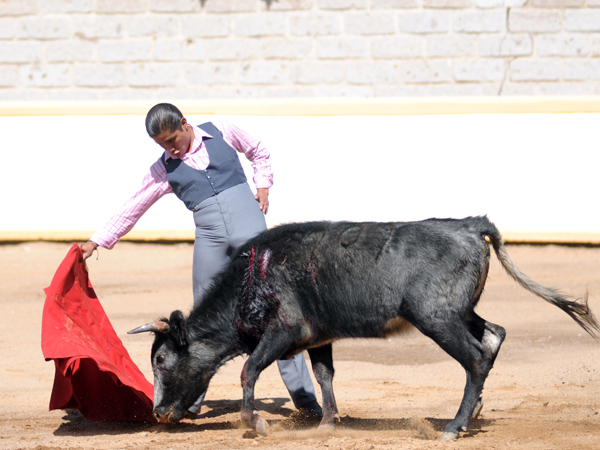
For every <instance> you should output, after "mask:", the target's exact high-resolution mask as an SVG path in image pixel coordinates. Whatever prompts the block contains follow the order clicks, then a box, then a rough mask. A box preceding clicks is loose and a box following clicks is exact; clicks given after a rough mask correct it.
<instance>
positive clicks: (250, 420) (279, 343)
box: [241, 323, 299, 436]
mask: <svg viewBox="0 0 600 450" xmlns="http://www.w3.org/2000/svg"><path fill="white" fill-rule="evenodd" d="M297 335H299V330H290V329H289V328H284V327H282V326H279V325H278V324H277V323H274V324H272V325H271V326H270V327H269V328H268V329H267V330H266V331H265V333H264V334H263V336H262V338H261V340H260V342H259V343H258V345H257V346H256V348H255V349H254V351H253V352H252V354H251V355H250V356H249V357H248V360H247V361H246V364H244V368H243V370H242V376H241V379H242V389H243V400H242V411H241V415H242V422H244V423H245V424H246V425H248V426H249V427H250V428H254V429H255V430H256V432H257V433H259V434H262V435H263V436H267V435H268V434H269V424H268V423H267V421H266V420H265V419H264V418H262V417H261V416H260V414H258V411H256V408H255V407H254V386H255V384H256V381H257V380H258V376H259V375H260V373H261V372H262V371H263V370H265V369H266V368H267V367H268V366H269V365H270V364H271V363H273V362H274V361H276V360H277V359H279V358H281V356H282V355H283V354H284V353H285V351H286V350H287V349H288V348H289V347H290V344H291V343H293V342H294V341H295V340H296V339H297V338H298V336H297Z"/></svg>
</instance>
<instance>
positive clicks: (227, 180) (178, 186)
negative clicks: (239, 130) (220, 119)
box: [159, 122, 246, 211]
mask: <svg viewBox="0 0 600 450" xmlns="http://www.w3.org/2000/svg"><path fill="white" fill-rule="evenodd" d="M199 128H201V129H202V130H204V131H206V132H207V133H208V134H210V135H211V136H212V138H209V137H205V138H203V142H204V145H205V146H206V150H207V152H208V158H209V161H210V162H209V164H208V167H207V168H206V169H205V170H196V169H193V168H191V167H190V166H188V165H187V164H184V163H183V161H181V159H174V158H170V159H169V160H168V161H167V162H165V158H164V157H165V155H164V154H163V155H162V156H161V157H160V160H159V161H161V162H162V164H163V165H164V167H165V169H166V171H167V180H168V181H169V184H170V185H171V188H172V189H173V192H174V193H175V195H176V196H177V197H179V199H180V200H181V201H183V203H185V206H186V207H187V208H188V209H189V210H191V211H194V209H195V208H196V207H197V206H198V205H199V204H200V203H202V202H203V201H204V200H206V199H207V198H209V197H212V196H213V195H217V194H218V193H219V192H221V191H224V190H225V189H229V188H230V187H233V186H237V185H238V184H241V183H245V182H246V176H245V175H244V169H243V168H242V165H241V164H240V160H239V158H238V155H237V152H236V151H235V150H234V149H233V148H232V147H231V146H230V145H229V144H228V143H227V142H225V140H224V139H223V135H222V134H221V132H220V131H219V130H218V129H217V128H216V127H215V126H214V125H213V124H212V123H210V122H207V123H204V124H202V125H200V126H199Z"/></svg>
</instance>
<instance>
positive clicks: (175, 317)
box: [169, 311, 189, 347]
mask: <svg viewBox="0 0 600 450" xmlns="http://www.w3.org/2000/svg"><path fill="white" fill-rule="evenodd" d="M169 324H170V327H171V329H170V332H171V336H173V338H174V339H175V342H177V345H179V346H180V347H185V346H187V345H188V344H189V341H188V333H187V326H186V322H185V318H184V317H183V313H182V312H181V311H173V312H172V313H171V317H170V318H169Z"/></svg>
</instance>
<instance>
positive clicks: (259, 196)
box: [254, 188, 269, 214]
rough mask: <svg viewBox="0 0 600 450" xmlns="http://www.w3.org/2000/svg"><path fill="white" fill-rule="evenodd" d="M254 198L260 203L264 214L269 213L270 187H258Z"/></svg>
mask: <svg viewBox="0 0 600 450" xmlns="http://www.w3.org/2000/svg"><path fill="white" fill-rule="evenodd" d="M254 198H255V199H256V201H257V202H258V203H259V205H260V210H261V211H262V212H263V214H267V212H268V211H269V189H267V188H261V189H257V190H256V195H255V196H254Z"/></svg>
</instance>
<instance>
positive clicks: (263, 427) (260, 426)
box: [255, 416, 269, 436]
mask: <svg viewBox="0 0 600 450" xmlns="http://www.w3.org/2000/svg"><path fill="white" fill-rule="evenodd" d="M255 428H256V432H257V433H258V434H260V435H261V436H268V435H269V424H268V423H267V421H266V420H265V419H263V418H262V417H260V416H258V417H257V419H256V427H255Z"/></svg>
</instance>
